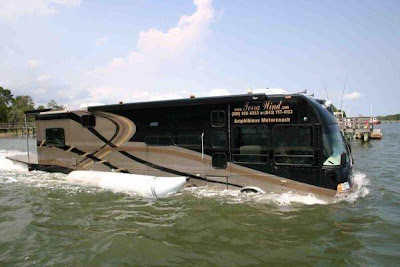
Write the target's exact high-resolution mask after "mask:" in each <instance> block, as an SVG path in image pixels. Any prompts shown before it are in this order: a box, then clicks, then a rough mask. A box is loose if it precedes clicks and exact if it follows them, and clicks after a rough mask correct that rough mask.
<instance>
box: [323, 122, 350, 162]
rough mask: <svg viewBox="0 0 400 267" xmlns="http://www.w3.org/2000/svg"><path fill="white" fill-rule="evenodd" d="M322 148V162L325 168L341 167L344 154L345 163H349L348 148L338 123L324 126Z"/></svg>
mask: <svg viewBox="0 0 400 267" xmlns="http://www.w3.org/2000/svg"><path fill="white" fill-rule="evenodd" d="M322 146H323V148H322V160H323V162H324V163H323V165H324V166H339V165H340V162H341V156H342V154H343V153H344V155H345V159H346V160H345V162H346V163H347V162H348V160H349V157H348V155H347V150H346V146H345V143H344V140H343V137H342V134H341V132H340V130H339V127H338V125H337V124H336V123H335V124H327V125H323V127H322Z"/></svg>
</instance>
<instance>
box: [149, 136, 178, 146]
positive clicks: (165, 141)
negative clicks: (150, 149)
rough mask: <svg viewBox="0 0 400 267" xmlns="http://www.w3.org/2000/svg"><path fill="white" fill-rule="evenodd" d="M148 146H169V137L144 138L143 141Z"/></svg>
mask: <svg viewBox="0 0 400 267" xmlns="http://www.w3.org/2000/svg"><path fill="white" fill-rule="evenodd" d="M144 142H145V143H146V145H149V146H169V145H171V143H172V142H171V136H146V137H145V139H144Z"/></svg>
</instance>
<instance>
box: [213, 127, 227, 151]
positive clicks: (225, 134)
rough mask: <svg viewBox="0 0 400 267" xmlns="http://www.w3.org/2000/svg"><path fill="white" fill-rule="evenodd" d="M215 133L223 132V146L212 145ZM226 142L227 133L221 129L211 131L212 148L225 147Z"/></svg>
mask: <svg viewBox="0 0 400 267" xmlns="http://www.w3.org/2000/svg"><path fill="white" fill-rule="evenodd" d="M216 133H223V134H224V136H225V144H224V146H214V142H213V141H214V134H216ZM227 143H228V134H227V132H225V131H222V130H220V131H213V132H211V146H212V148H217V149H221V148H225V147H226V144H227Z"/></svg>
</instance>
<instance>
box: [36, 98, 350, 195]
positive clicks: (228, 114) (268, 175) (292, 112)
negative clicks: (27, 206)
mask: <svg viewBox="0 0 400 267" xmlns="http://www.w3.org/2000/svg"><path fill="white" fill-rule="evenodd" d="M36 125H37V144H38V148H37V149H38V164H35V165H32V166H31V168H32V169H41V170H47V171H63V172H70V171H72V170H97V171H114V172H125V173H133V174H146V175H153V176H176V175H179V176H182V175H183V176H186V177H188V178H189V179H188V182H187V183H188V185H191V186H205V185H207V186H210V187H218V188H221V189H238V190H242V191H259V192H263V191H265V192H267V191H273V192H277V193H279V192H287V191H298V192H302V193H314V194H317V195H325V196H334V195H335V194H336V193H337V192H338V190H339V191H345V190H347V189H348V188H350V186H351V184H352V183H351V178H350V177H351V170H352V167H351V166H352V163H351V156H350V152H349V149H348V147H347V146H346V144H345V142H344V139H343V137H342V134H341V132H340V130H339V127H338V125H337V122H336V119H335V117H334V116H333V114H331V113H330V112H329V111H328V110H327V108H326V107H324V106H323V105H322V104H320V103H319V102H317V101H316V100H315V99H313V98H310V97H308V96H305V95H303V94H291V95H283V94H281V95H266V94H246V95H235V96H221V97H209V98H189V99H179V100H166V101H156V102H141V103H129V104H116V105H104V106H92V107H88V108H86V109H81V110H76V111H48V112H41V113H38V114H36Z"/></svg>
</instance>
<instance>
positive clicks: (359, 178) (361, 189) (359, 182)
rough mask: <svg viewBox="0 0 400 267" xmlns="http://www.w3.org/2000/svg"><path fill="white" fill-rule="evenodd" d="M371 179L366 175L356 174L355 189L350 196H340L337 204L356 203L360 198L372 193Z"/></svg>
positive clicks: (354, 178) (354, 176)
mask: <svg viewBox="0 0 400 267" xmlns="http://www.w3.org/2000/svg"><path fill="white" fill-rule="evenodd" d="M369 185H370V182H369V179H368V178H367V176H366V175H365V174H364V173H361V172H355V173H354V174H353V188H352V191H351V193H350V194H348V195H343V196H338V197H337V198H336V200H335V202H340V201H347V202H350V203H353V202H355V201H356V200H357V199H359V198H363V197H365V196H367V195H368V194H369V192H370V189H369Z"/></svg>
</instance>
